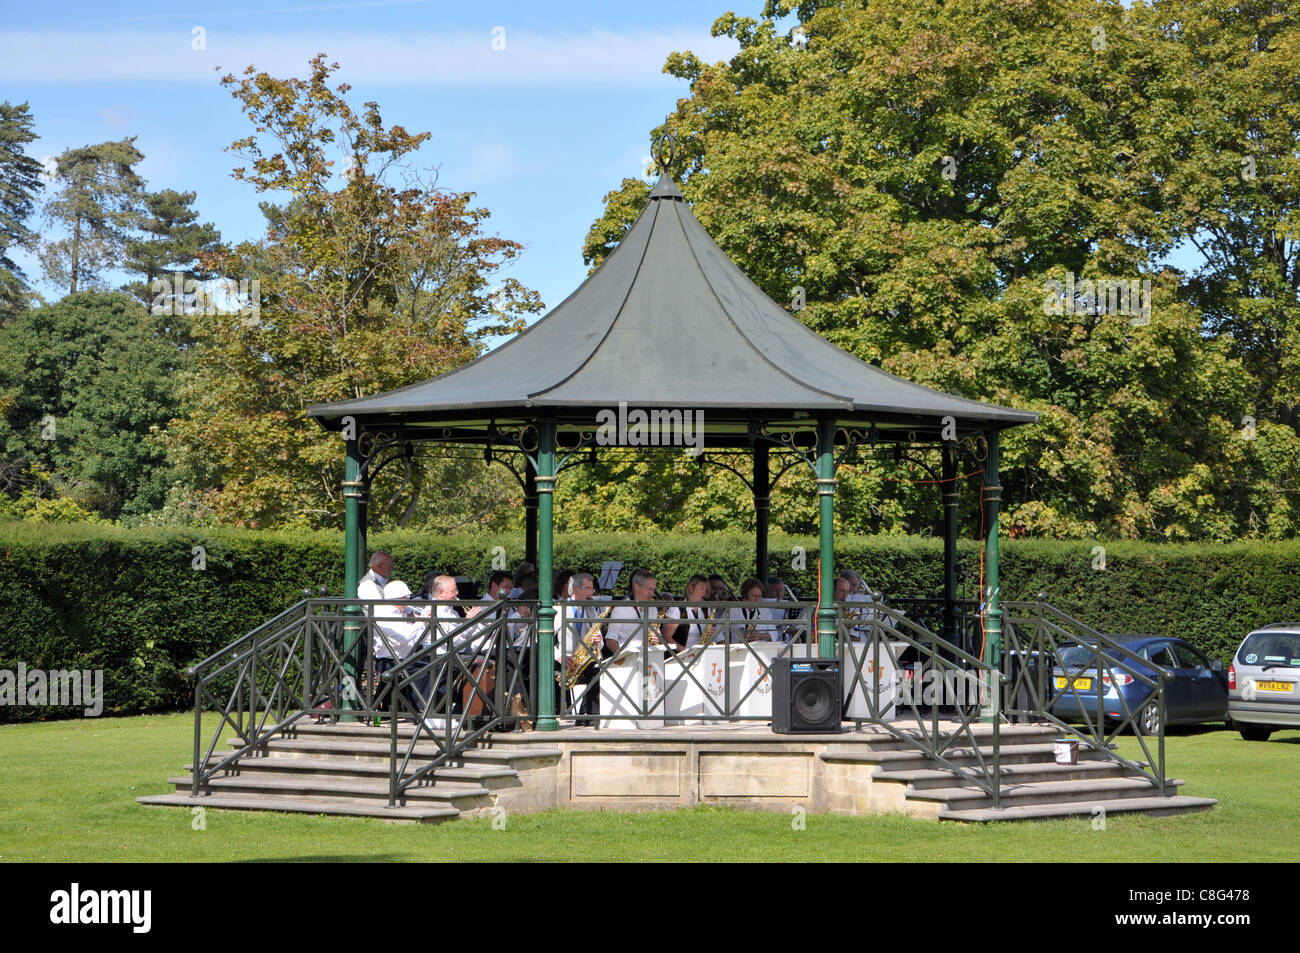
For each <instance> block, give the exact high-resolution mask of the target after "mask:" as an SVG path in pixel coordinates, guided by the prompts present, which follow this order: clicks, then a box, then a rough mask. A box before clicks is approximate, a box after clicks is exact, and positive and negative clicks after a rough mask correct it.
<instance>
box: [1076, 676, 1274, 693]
mask: <svg viewBox="0 0 1300 953" xmlns="http://www.w3.org/2000/svg"><path fill="white" fill-rule="evenodd" d="M1058 681H1059V679H1058ZM1294 684H1295V683H1294V682H1256V683H1255V687H1256V688H1257V689H1259V690H1260V691H1261V692H1289V691H1291V687H1292V686H1293V685H1294Z"/></svg>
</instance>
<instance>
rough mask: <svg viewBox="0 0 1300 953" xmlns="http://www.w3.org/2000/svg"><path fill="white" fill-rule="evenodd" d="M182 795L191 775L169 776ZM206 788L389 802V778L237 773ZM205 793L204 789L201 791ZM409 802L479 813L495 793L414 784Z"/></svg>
mask: <svg viewBox="0 0 1300 953" xmlns="http://www.w3.org/2000/svg"><path fill="white" fill-rule="evenodd" d="M167 783H168V784H174V785H176V791H177V793H180V794H188V793H189V790H190V784H191V778H190V777H189V776H186V777H176V778H168V779H167ZM204 790H207V791H211V792H214V793H219V794H223V795H224V794H233V795H255V796H259V797H265V798H276V797H283V798H289V799H291V800H300V801H312V802H319V801H330V802H334V801H345V800H363V801H381V802H383V803H384V804H387V803H388V781H387V780H382V781H345V780H341V779H339V778H311V777H276V776H268V775H246V774H244V775H235V776H229V775H228V776H223V777H218V778H209V779H208V780H207V782H205V784H204ZM200 793H202V792H200ZM405 798H406V802H407V804H408V805H409V804H411V803H413V802H414V803H418V804H428V805H435V806H436V805H442V806H446V807H454V808H455V809H456V810H457V811H458V812H460V813H462V814H465V813H475V812H479V811H482V810H485V809H490V808H491V807H492V796H491V792H490V791H489V790H488V789H487V788H485V787H481V786H479V785H475V784H467V783H465V782H458V781H442V782H438V783H436V784H433V785H429V786H419V787H410V788H408V789H407V791H406V794H405Z"/></svg>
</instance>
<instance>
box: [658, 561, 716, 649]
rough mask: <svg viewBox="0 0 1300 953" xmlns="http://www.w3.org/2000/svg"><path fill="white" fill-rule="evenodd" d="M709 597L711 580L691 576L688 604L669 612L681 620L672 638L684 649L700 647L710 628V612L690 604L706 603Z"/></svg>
mask: <svg viewBox="0 0 1300 953" xmlns="http://www.w3.org/2000/svg"><path fill="white" fill-rule="evenodd" d="M708 595H709V580H707V579H705V578H704V577H703V576H691V578H690V579H689V580H687V582H686V599H685V602H686V604H685V605H681V606H674V607H672V608H671V609H669V610H668V611H669V612H671V613H675V614H676V615H675V618H677V619H679V620H681V622H680V624H679V625H678V626H677V628H676V630H675V631H674V632H673V635H672V638H673V641H674V642H676V643H677V644H678V645H679V646H681V647H682V648H684V649H689V648H690V647H691V646H693V645H698V644H699V643H700V642H701V641H702V640H703V638H704V633H705V630H706V629H707V628H708V626H709V613H708V610H707V609H703V608H701V607H699V606H693V605H690V603H692V602H704V601H706V600H707V599H708Z"/></svg>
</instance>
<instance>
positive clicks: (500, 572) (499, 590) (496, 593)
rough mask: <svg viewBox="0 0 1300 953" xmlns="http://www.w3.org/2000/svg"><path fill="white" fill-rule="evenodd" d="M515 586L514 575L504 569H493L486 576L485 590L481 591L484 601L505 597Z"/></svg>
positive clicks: (507, 596) (494, 600)
mask: <svg viewBox="0 0 1300 953" xmlns="http://www.w3.org/2000/svg"><path fill="white" fill-rule="evenodd" d="M514 588H515V577H514V576H512V575H511V574H510V573H509V572H508V571H507V570H505V569H496V570H493V572H492V575H490V576H488V587H487V592H485V593H483V601H484V602H496V601H497V600H499V599H507V598H509V597H510V593H511V592H512V591H513V590H514Z"/></svg>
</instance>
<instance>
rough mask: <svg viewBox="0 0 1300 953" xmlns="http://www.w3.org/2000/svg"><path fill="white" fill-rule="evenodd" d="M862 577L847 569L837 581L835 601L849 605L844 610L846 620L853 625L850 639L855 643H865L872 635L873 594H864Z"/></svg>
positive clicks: (850, 630) (850, 628) (850, 629)
mask: <svg viewBox="0 0 1300 953" xmlns="http://www.w3.org/2000/svg"><path fill="white" fill-rule="evenodd" d="M865 588H866V587H865V586H864V585H862V577H861V576H859V575H858V574H857V573H855V572H854V571H853V570H852V569H846V570H845V571H844V572H842V573H840V574H839V577H838V578H836V580H835V601H836V602H845V603H849V605H848V606H847V607H846V608H845V609H844V620H845V622H847V623H851V624H850V626H849V638H850V639H852V640H853V641H854V642H864V641H866V639H867V638H868V637H869V636H870V635H871V619H872V616H873V615H874V610H873V609H872V608H871V594H870V593H867V592H863V591H862V590H863V589H865Z"/></svg>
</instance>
